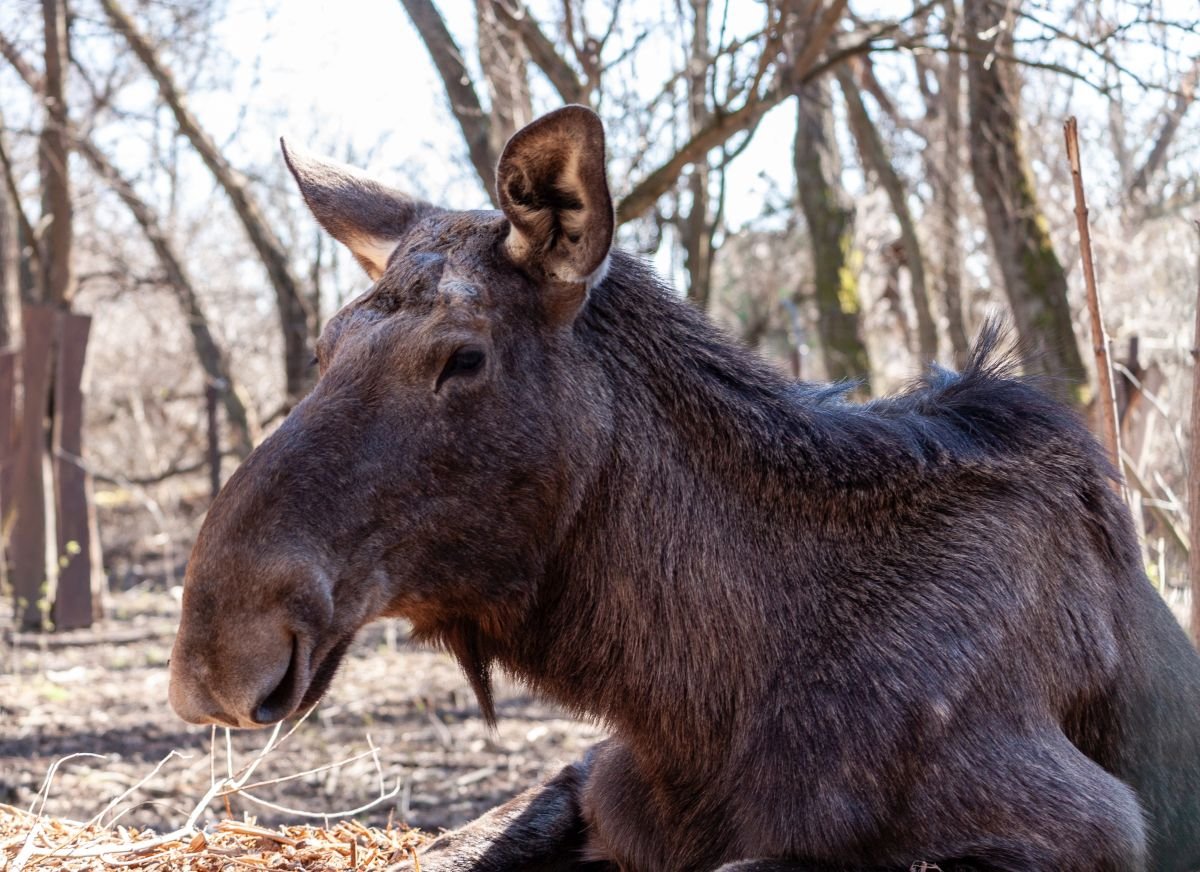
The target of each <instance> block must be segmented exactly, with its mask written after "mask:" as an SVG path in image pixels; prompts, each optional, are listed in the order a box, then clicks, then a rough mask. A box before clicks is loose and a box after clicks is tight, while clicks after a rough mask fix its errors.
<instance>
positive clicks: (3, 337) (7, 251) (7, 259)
mask: <svg viewBox="0 0 1200 872" xmlns="http://www.w3.org/2000/svg"><path fill="white" fill-rule="evenodd" d="M2 148H3V146H2V145H0V149H2ZM10 199H11V196H10V194H9V191H8V185H6V184H0V352H3V351H5V350H7V349H9V348H11V347H12V346H13V345H14V344H15V341H14V340H15V338H16V337H15V335H14V332H13V315H14V313H15V312H16V311H17V309H16V305H17V280H18V276H19V274H20V271H21V267H20V260H19V258H20V253H19V251H18V249H17V213H16V210H15V209H14V208H13V206H12V203H11V202H10ZM6 435H7V434H5V433H3V431H2V430H0V439H3V438H5V436H6ZM2 538H3V537H2V536H0V539H2ZM0 547H2V546H0Z"/></svg>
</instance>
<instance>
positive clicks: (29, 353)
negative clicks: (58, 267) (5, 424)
mask: <svg viewBox="0 0 1200 872" xmlns="http://www.w3.org/2000/svg"><path fill="white" fill-rule="evenodd" d="M56 314H57V310H55V309H54V307H52V306H41V305H28V306H25V307H23V309H22V310H21V321H22V336H23V339H24V345H23V347H22V351H21V383H22V388H23V390H22V398H21V421H20V425H19V435H18V439H19V444H18V449H17V465H16V471H15V473H14V475H13V498H14V502H15V505H16V518H15V520H14V523H13V543H12V557H13V596H14V597H15V598H16V616H17V624H18V626H19V627H20V628H21V629H22V630H40V629H41V628H42V602H43V601H44V599H45V597H46V583H47V578H46V502H45V500H46V498H45V476H44V475H43V470H42V467H43V462H44V460H45V453H46V435H45V434H46V412H47V406H48V405H49V402H48V401H49V390H50V349H51V347H52V346H53V340H54V324H55V316H56Z"/></svg>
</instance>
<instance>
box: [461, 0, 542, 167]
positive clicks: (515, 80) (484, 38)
mask: <svg viewBox="0 0 1200 872" xmlns="http://www.w3.org/2000/svg"><path fill="white" fill-rule="evenodd" d="M503 5H504V4H503V3H495V2H491V0H475V21H476V23H477V25H478V32H479V39H478V43H479V66H480V68H481V69H482V70H483V79H484V82H485V83H486V84H487V89H488V118H489V123H488V135H489V137H490V142H489V145H490V148H491V151H492V154H496V155H498V154H500V152H501V151H503V150H504V144H505V143H506V142H508V140H509V137H511V136H512V135H513V134H514V133H516V132H517V131H518V130H520V129H521V128H522V127H524V126H525V125H526V124H528V123H529V122H530V121H532V120H533V100H532V98H531V96H530V94H529V53H528V52H527V50H526V48H525V44H524V43H523V42H522V41H521V39H520V37H519V36H518V35H517V33H516V32H515V31H514V28H513V26H512V25H511V23H510V21H511V19H510V18H509V17H507V16H504V15H502V14H501V12H500V7H502V6H503ZM492 169H493V171H494V170H495V167H493V168H492Z"/></svg>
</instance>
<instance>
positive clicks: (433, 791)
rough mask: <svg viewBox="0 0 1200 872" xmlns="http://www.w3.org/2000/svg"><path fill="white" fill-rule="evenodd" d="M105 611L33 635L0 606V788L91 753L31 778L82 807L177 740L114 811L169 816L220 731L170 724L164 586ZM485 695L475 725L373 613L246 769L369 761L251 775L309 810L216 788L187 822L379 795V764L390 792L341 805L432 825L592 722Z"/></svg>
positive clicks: (170, 623)
mask: <svg viewBox="0 0 1200 872" xmlns="http://www.w3.org/2000/svg"><path fill="white" fill-rule="evenodd" d="M4 611H6V612H7V609H6V610H4ZM110 615H111V617H109V618H108V619H107V620H106V621H105V622H104V623H103V624H101V625H98V626H97V627H96V628H94V629H93V630H89V631H78V632H75V633H63V634H46V635H43V636H40V637H33V638H29V637H25V636H20V635H14V634H13V632H12V628H11V626H7V625H4V624H3V623H2V622H0V634H3V635H2V639H3V641H0V803H6V804H10V805H13V806H18V807H21V808H29V807H30V805H31V804H33V803H34V802H35V800H36V801H37V805H38V806H39V807H40V806H41V798H40V792H41V791H42V790H43V782H44V780H45V777H46V774H47V772H48V770H49V769H50V767H51V765H52V764H54V763H55V761H57V760H60V759H61V758H64V757H66V756H67V755H71V754H95V755H99V757H77V758H74V759H70V760H65V761H63V762H62V763H61V764H60V765H59V766H58V768H57V773H56V775H55V777H54V779H53V782H52V783H51V784H50V785H49V788H48V790H46V791H44V796H45V802H44V812H45V814H46V815H52V816H56V817H62V818H68V819H74V820H88V819H90V818H91V817H92V816H93V815H95V814H96V813H97V812H99V811H100V810H101V809H102V808H103V807H104V806H105V805H106V804H107V803H108V802H109V801H110V800H111V799H113V798H114V797H116V796H118V795H120V794H121V793H122V792H124V791H126V790H128V789H129V788H131V787H133V786H134V785H136V784H137V783H138V782H139V781H141V780H142V779H143V778H145V777H146V776H147V775H149V774H150V773H151V770H152V769H153V768H154V767H155V766H156V765H157V764H158V763H159V762H160V761H162V760H163V759H164V758H165V757H167V756H168V755H169V754H171V752H173V751H174V752H179V753H180V754H182V755H183V756H176V757H173V758H172V759H170V760H168V761H167V762H166V763H165V764H164V765H163V766H162V769H161V771H159V772H158V773H157V774H156V775H155V776H154V777H153V778H151V779H150V780H149V781H148V782H147V783H146V784H145V785H144V786H142V787H141V788H140V789H138V790H137V792H135V793H134V794H133V795H132V796H131V797H130V798H129V799H128V800H127V801H125V802H123V803H121V805H120V810H122V812H123V813H122V814H121V816H120V820H119V823H121V824H124V825H126V826H135V827H141V828H144V827H152V828H154V829H156V830H157V831H158V832H164V831H169V830H171V829H174V828H176V827H178V826H180V825H182V823H183V822H184V821H185V820H186V819H187V816H188V814H189V813H190V812H191V810H192V809H193V808H194V807H195V805H196V804H197V802H198V801H199V800H200V799H201V798H202V797H203V795H204V793H205V791H206V790H208V788H209V786H210V785H211V783H212V779H213V777H214V776H213V770H214V768H215V770H216V771H217V773H218V774H220V773H222V772H224V771H225V769H226V757H225V736H224V733H223V732H218V733H217V735H216V741H215V743H213V742H212V741H211V739H212V736H211V733H210V730H209V729H208V728H201V727H192V726H189V725H187V724H184V723H183V722H182V721H180V720H179V719H178V718H176V717H175V715H174V714H173V713H172V712H171V710H170V709H169V707H168V706H167V703H166V691H167V671H166V662H167V656H168V653H169V651H170V646H171V638H172V635H173V633H174V628H175V623H176V621H177V616H178V606H177V603H176V600H175V598H174V597H172V596H171V595H170V594H168V593H164V592H147V591H142V590H132V591H127V592H125V593H121V594H117V595H115V596H114V597H113V600H112V604H111V608H110ZM7 620H8V617H7V615H5V616H4V618H3V619H0V621H7ZM497 711H498V714H499V726H498V728H497V729H496V731H495V732H490V731H489V730H488V729H487V727H486V726H485V725H484V723H483V721H482V719H481V718H480V717H479V711H478V708H477V706H476V704H475V700H474V697H473V695H472V694H471V692H470V690H469V687H468V685H467V682H466V680H465V679H464V678H463V676H462V674H461V673H460V672H459V671H458V668H457V666H456V665H455V664H454V662H453V661H452V660H451V659H450V658H449V657H447V656H446V655H444V654H441V653H438V652H433V651H429V650H425V649H421V648H418V647H416V646H415V645H413V644H411V643H409V642H408V641H407V639H406V638H405V633H404V628H403V626H402V625H399V624H392V625H391V626H390V627H389V626H387V625H377V626H373V627H371V628H369V629H368V631H366V632H364V634H363V635H362V638H360V639H359V641H358V642H357V644H356V646H355V648H354V650H353V652H352V654H351V655H350V656H349V657H348V658H347V660H346V663H345V665H344V666H343V667H342V669H341V672H340V674H339V676H338V678H337V679H336V680H335V682H334V684H333V687H332V688H331V690H330V692H329V694H328V695H327V697H326V698H325V700H324V701H323V702H322V703H321V704H320V706H318V708H317V709H316V710H315V711H314V712H313V714H312V715H311V716H310V717H309V718H308V719H307V720H306V721H305V722H304V723H303V724H302V725H301V726H300V727H299V728H298V729H297V730H296V732H295V733H294V735H292V736H291V737H290V738H289V739H288V740H287V741H286V742H284V743H283V744H282V745H281V746H280V747H278V748H277V749H276V750H274V751H272V753H271V754H270V755H269V756H268V757H267V758H266V759H265V760H264V761H263V763H262V765H261V766H260V767H259V769H258V770H257V771H256V773H255V776H254V780H255V781H261V780H271V779H277V778H281V777H285V776H289V775H294V774H296V773H301V772H305V771H307V770H311V769H316V768H318V767H327V766H329V764H334V763H337V762H338V761H341V760H345V759H346V758H349V757H352V756H354V755H357V754H361V753H362V752H364V751H367V752H369V751H370V748H371V746H372V745H373V746H374V747H375V748H377V749H378V755H377V757H378V761H379V762H378V766H377V765H376V763H375V761H374V760H373V759H372V757H371V755H370V754H369V753H368V754H367V755H366V756H363V757H360V759H357V760H354V761H353V762H350V763H347V764H345V765H343V766H334V767H332V768H326V769H323V770H322V771H320V772H315V773H312V774H309V775H305V776H303V777H300V778H295V779H290V780H286V781H282V782H279V783H276V784H269V785H267V786H265V787H262V788H259V789H256V790H254V791H253V794H254V795H255V796H258V797H260V798H261V799H264V800H267V801H270V802H273V803H276V804H279V805H283V806H286V807H288V808H290V809H295V810H303V811H308V812H311V813H313V814H315V815H317V817H314V818H312V819H305V818H301V817H300V816H299V815H297V814H294V813H292V812H281V811H277V810H273V809H269V808H266V807H263V806H260V805H256V804H254V803H252V802H250V801H249V800H247V799H246V798H244V797H242V796H239V795H235V796H233V797H231V806H230V809H228V810H227V809H226V808H225V806H224V800H218V801H214V802H213V803H212V804H211V805H210V807H209V809H208V810H207V811H206V812H205V813H204V815H203V816H202V817H201V818H200V821H199V823H200V824H202V825H203V824H204V823H205V822H206V821H208V822H210V823H211V822H212V821H215V820H219V819H222V818H225V817H227V816H229V817H232V818H235V819H244V817H245V816H246V815H251V816H253V817H254V818H255V819H257V821H258V822H259V823H260V824H263V825H266V826H276V825H279V824H284V823H287V824H299V823H305V822H309V821H311V822H312V823H315V824H324V823H326V821H325V820H324V819H322V818H321V817H320V815H322V814H327V813H331V812H336V811H339V810H345V809H353V808H357V807H359V806H362V805H363V804H364V803H367V802H370V801H371V800H372V799H374V798H377V797H379V796H380V794H381V777H382V788H383V792H390V791H393V790H396V793H395V795H394V796H391V797H390V798H388V799H387V800H385V801H382V802H379V803H377V804H376V805H374V806H373V807H372V808H370V809H369V810H368V811H365V812H363V813H361V814H359V815H356V819H357V820H359V821H361V822H362V823H365V824H367V825H373V826H379V827H383V826H386V825H387V823H388V821H389V819H394V820H395V821H396V822H406V823H408V824H410V825H412V826H416V827H420V828H422V829H425V830H427V831H432V832H436V831H437V830H438V829H440V828H448V827H454V826H457V825H459V824H461V823H463V822H464V821H467V820H469V819H471V818H473V817H475V816H477V815H478V814H480V813H481V812H483V811H485V810H486V809H488V808H490V807H492V806H494V805H496V804H498V803H500V802H502V801H504V800H505V799H508V798H509V797H511V796H513V795H514V794H516V793H518V792H520V791H521V790H523V789H524V788H526V787H529V786H531V785H533V784H535V783H536V782H538V781H539V780H541V779H544V778H546V777H548V776H549V775H551V774H552V773H554V772H555V771H557V770H558V769H559V768H560V767H561V766H563V765H564V764H566V763H568V762H570V761H571V760H573V759H576V758H578V757H579V756H580V755H581V754H582V753H583V752H584V751H585V750H586V749H587V748H588V747H589V746H590V745H591V744H593V743H594V742H596V741H597V740H598V739H599V738H600V737H601V732H600V730H599V728H597V727H596V726H593V725H589V724H585V723H581V722H579V721H576V720H573V719H571V718H570V717H567V716H565V715H564V714H562V713H561V712H560V711H558V710H557V709H555V708H554V707H553V706H550V705H547V704H545V703H542V702H540V701H538V700H535V699H534V698H532V697H531V696H529V695H528V694H526V693H524V692H522V691H521V690H520V689H519V688H517V687H514V686H512V685H506V684H504V683H503V682H501V683H500V685H499V687H498V688H497ZM266 738H267V734H266V733H264V732H244V731H234V732H232V733H231V734H230V744H231V747H232V751H233V757H234V765H233V769H235V770H236V769H237V768H239V767H240V766H242V765H243V764H245V763H247V762H249V761H250V759H251V758H252V757H253V755H254V754H255V753H256V752H257V751H258V750H259V749H260V748H262V746H263V744H264V743H265V741H266ZM210 749H211V753H210ZM397 786H398V790H397ZM227 812H232V814H231V815H228V814H227ZM110 817H111V816H110ZM106 822H107V820H106Z"/></svg>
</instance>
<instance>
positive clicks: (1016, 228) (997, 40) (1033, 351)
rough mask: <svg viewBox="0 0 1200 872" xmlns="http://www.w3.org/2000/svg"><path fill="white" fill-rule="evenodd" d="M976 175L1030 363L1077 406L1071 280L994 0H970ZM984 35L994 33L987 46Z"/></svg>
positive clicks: (1078, 371) (1081, 389)
mask: <svg viewBox="0 0 1200 872" xmlns="http://www.w3.org/2000/svg"><path fill="white" fill-rule="evenodd" d="M963 12H964V25H965V31H966V38H967V45H968V48H969V52H968V55H967V85H968V105H969V111H970V119H971V131H970V146H971V173H972V175H973V176H974V179H975V189H976V191H977V192H978V194H979V198H980V200H981V201H982V204H983V211H984V214H985V216H986V219H987V226H988V233H989V235H990V237H991V241H992V248H993V251H994V254H995V258H996V264H997V266H998V267H999V270H1000V273H1001V275H1002V276H1003V279H1004V287H1005V291H1006V292H1007V295H1008V300H1009V303H1010V305H1011V306H1012V310H1013V318H1014V320H1015V322H1016V326H1017V334H1018V336H1019V337H1020V339H1021V345H1022V349H1023V350H1024V352H1025V354H1026V361H1025V362H1026V366H1027V367H1028V368H1030V369H1041V370H1043V371H1044V372H1045V373H1046V374H1047V375H1049V376H1050V377H1051V378H1052V379H1053V380H1054V382H1055V383H1056V384H1058V385H1060V386H1061V390H1060V393H1062V394H1063V395H1064V396H1065V397H1069V398H1070V399H1071V400H1073V401H1074V402H1075V403H1076V404H1083V402H1084V400H1085V398H1086V395H1087V372H1086V370H1085V369H1084V366H1083V358H1082V357H1081V356H1080V353H1079V344H1078V342H1077V340H1076V338H1075V330H1074V328H1073V326H1072V317H1071V309H1070V305H1069V304H1068V301H1067V279H1066V275H1065V273H1064V272H1063V268H1062V265H1061V264H1060V263H1059V260H1058V257H1057V256H1056V255H1055V253H1054V248H1053V246H1052V245H1051V243H1050V237H1049V234H1048V233H1047V230H1046V226H1047V225H1046V219H1045V217H1044V216H1043V215H1042V212H1041V209H1040V208H1039V206H1038V201H1037V195H1036V193H1035V191H1034V187H1033V180H1032V177H1031V176H1030V173H1029V170H1028V168H1027V167H1026V165H1025V159H1024V155H1023V153H1022V146H1021V132H1020V114H1019V112H1018V106H1017V95H1018V90H1019V88H1018V82H1017V78H1016V75H1015V70H1014V69H1013V66H1012V64H1011V63H1009V62H1007V61H1004V60H1002V59H1001V58H1003V57H1005V56H1009V55H1011V53H1012V46H1011V37H1010V36H1008V34H1011V29H1010V28H1009V27H1007V26H1005V23H1004V22H1003V21H1002V16H1003V15H1004V14H1005V10H1004V8H1003V7H1002V6H999V5H997V4H996V3H994V2H992V0H965V3H964V7H963ZM981 34H995V35H996V36H995V37H994V39H993V41H991V42H989V41H985V40H984V39H983V38H982V37H981Z"/></svg>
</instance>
